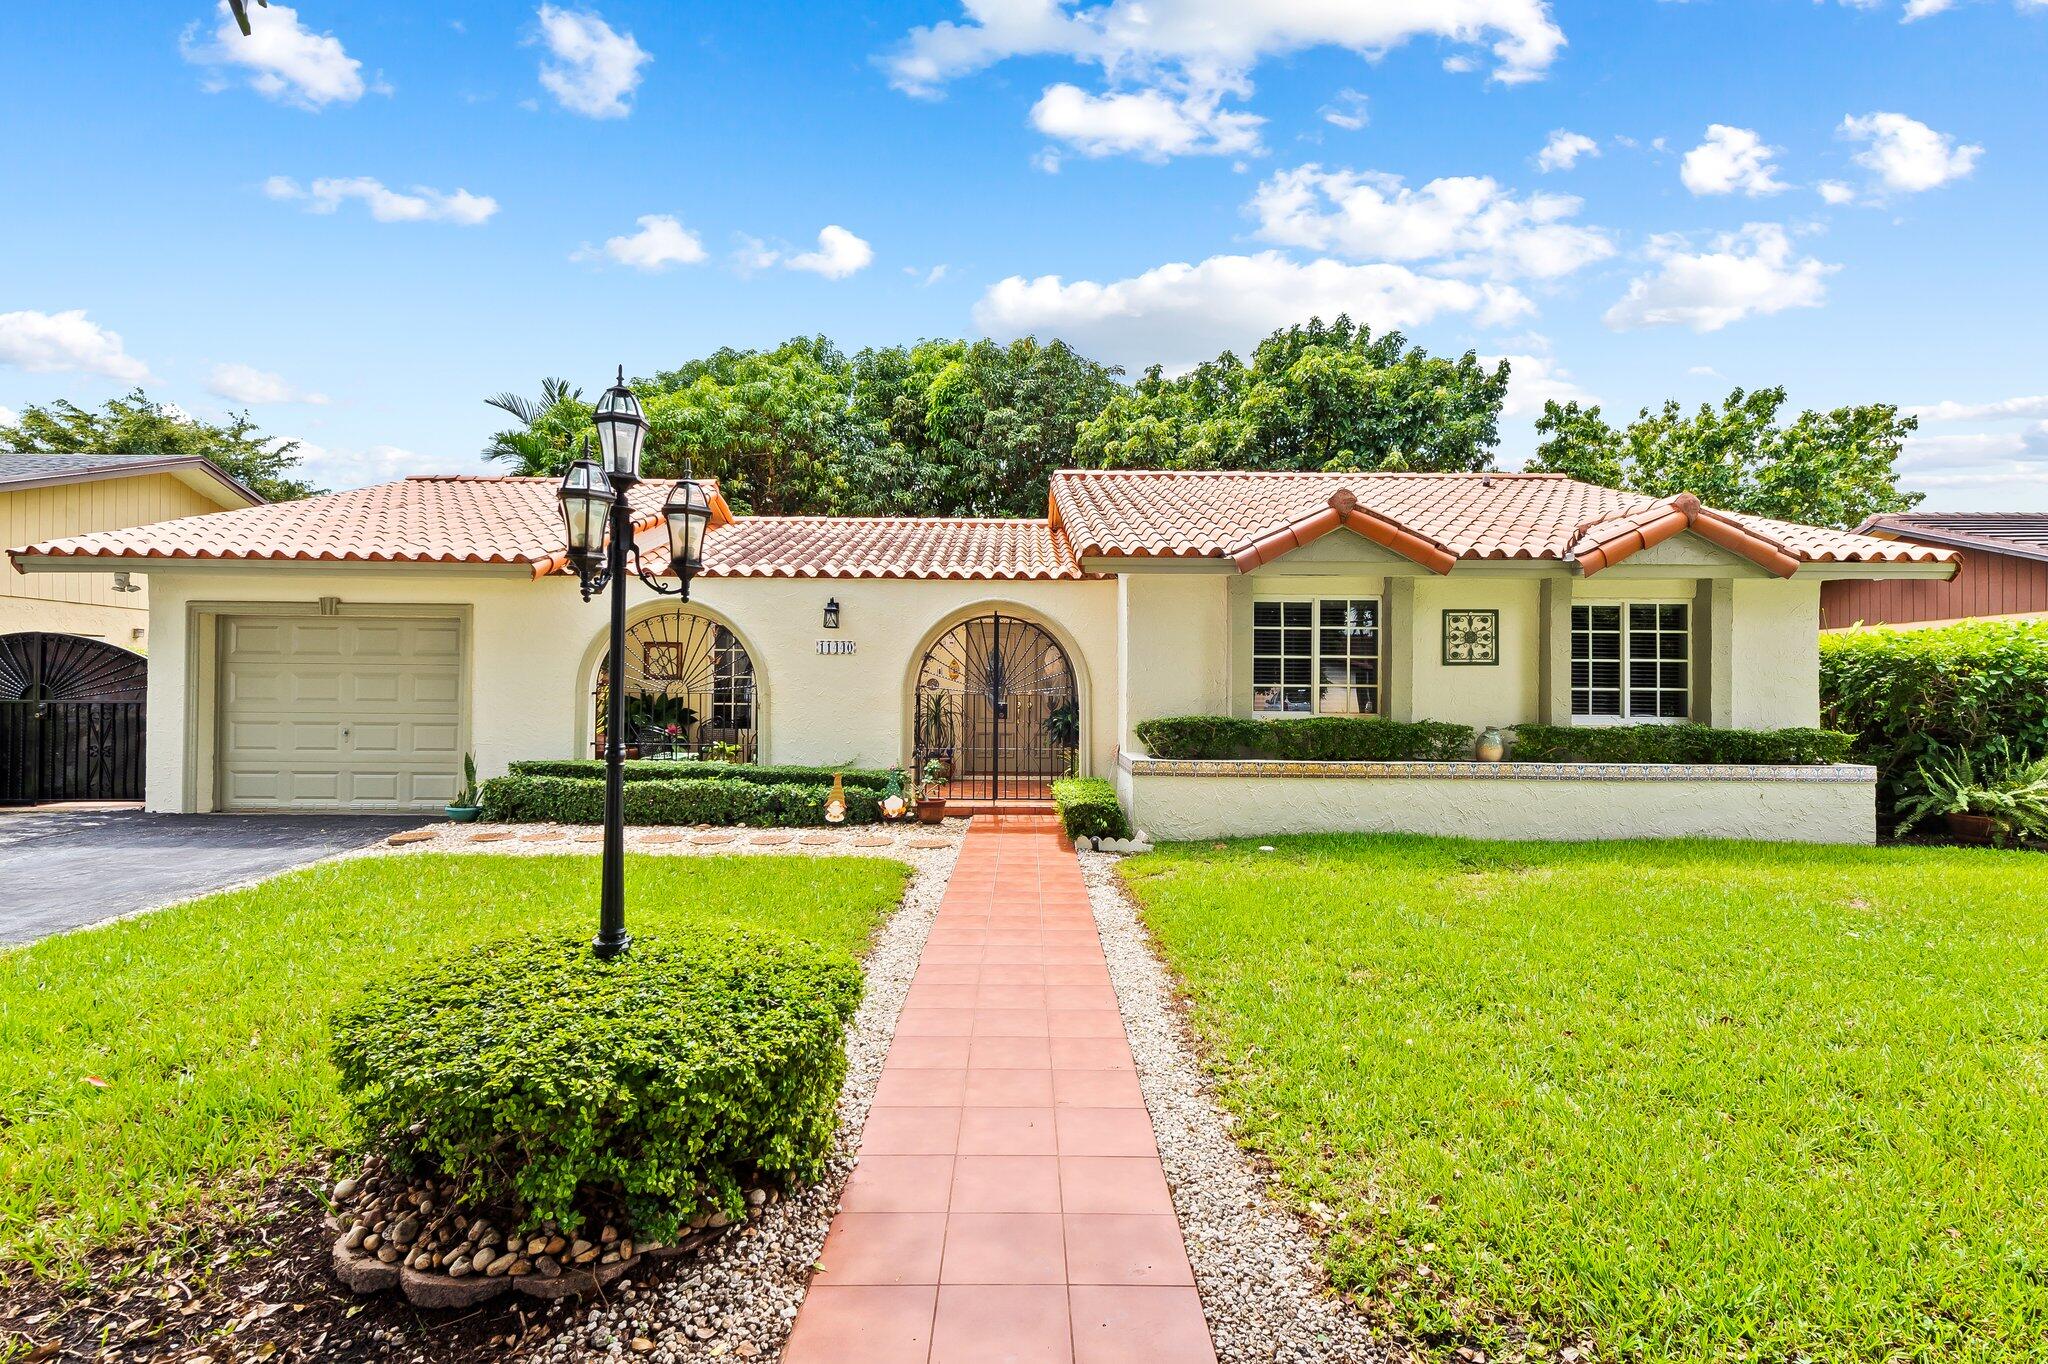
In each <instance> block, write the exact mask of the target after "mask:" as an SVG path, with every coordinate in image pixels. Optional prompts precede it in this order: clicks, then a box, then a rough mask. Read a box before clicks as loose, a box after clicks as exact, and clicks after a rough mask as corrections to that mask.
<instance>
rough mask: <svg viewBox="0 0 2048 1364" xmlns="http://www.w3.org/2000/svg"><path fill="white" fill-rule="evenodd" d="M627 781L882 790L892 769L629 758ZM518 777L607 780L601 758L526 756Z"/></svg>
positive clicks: (515, 769)
mask: <svg viewBox="0 0 2048 1364" xmlns="http://www.w3.org/2000/svg"><path fill="white" fill-rule="evenodd" d="M624 767H625V769H626V780H627V781H629V782H633V781H750V782H755V783H758V784H760V785H763V786H787V785H792V784H794V785H797V786H815V785H818V784H819V783H823V784H824V785H826V786H830V785H831V784H832V778H833V777H834V776H837V777H839V779H840V780H841V782H842V783H844V784H845V785H846V786H847V787H848V788H852V787H855V786H861V787H867V788H869V789H872V790H874V791H881V790H883V789H885V788H886V787H887V786H888V785H889V776H890V774H889V772H888V771H887V770H886V769H881V768H872V767H795V766H788V765H774V766H769V765H765V764H761V763H717V762H693V761H686V760H677V761H673V762H663V761H661V760H659V759H653V758H635V759H630V760H628V761H627V762H626V763H625V764H624ZM509 770H510V771H511V773H512V775H513V776H516V777H571V778H579V777H580V778H582V779H584V780H587V781H603V780H604V761H603V760H602V759H600V758H526V759H522V760H521V761H519V762H516V763H513V764H512V766H511V768H510V769H509Z"/></svg>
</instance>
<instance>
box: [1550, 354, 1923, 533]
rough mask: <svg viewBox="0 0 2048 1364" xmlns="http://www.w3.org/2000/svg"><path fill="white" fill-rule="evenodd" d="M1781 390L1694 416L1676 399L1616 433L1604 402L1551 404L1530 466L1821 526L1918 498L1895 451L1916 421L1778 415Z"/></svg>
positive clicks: (1877, 406) (1866, 414)
mask: <svg viewBox="0 0 2048 1364" xmlns="http://www.w3.org/2000/svg"><path fill="white" fill-rule="evenodd" d="M1784 405H1785V390H1784V389H1782V388H1762V389H1757V390H1756V391H1755V392H1744V391H1743V390H1742V389H1739V388H1738V389H1736V390H1735V391H1734V392H1732V393H1730V394H1729V395H1728V397H1727V398H1726V399H1725V400H1723V402H1722V403H1721V405H1720V407H1718V408H1716V407H1714V406H1712V405H1710V404H1706V403H1702V404H1701V405H1700V406H1699V408H1698V409H1697V410H1696V411H1694V412H1692V413H1690V414H1688V413H1686V412H1685V411H1684V410H1683V409H1682V408H1681V407H1680V406H1679V404H1678V402H1677V400H1676V399H1673V400H1670V401H1667V402H1666V403H1665V404H1664V406H1663V407H1662V408H1660V409H1658V410H1657V411H1655V412H1652V411H1651V410H1650V409H1649V408H1647V407H1646V408H1644V409H1642V410H1641V411H1640V412H1638V413H1637V414H1636V418H1635V420H1634V421H1632V422H1630V423H1629V424H1628V426H1627V427H1626V428H1623V429H1620V430H1617V429H1616V428H1615V427H1614V426H1612V425H1611V424H1609V423H1608V421H1607V420H1606V418H1605V417H1603V416H1602V415H1601V413H1600V409H1599V408H1598V407H1597V406H1594V407H1581V406H1580V405H1579V404H1578V403H1576V402H1569V403H1562V404H1560V403H1558V402H1555V401H1552V402H1546V403H1545V404H1544V405H1543V415H1542V416H1541V417H1540V418H1538V419H1537V422H1536V433H1537V435H1539V436H1540V437H1542V441H1541V443H1540V444H1539V445H1538V446H1537V448H1536V458H1535V460H1534V461H1533V462H1532V463H1531V464H1530V465H1529V467H1530V468H1531V469H1536V470H1548V471H1550V472H1553V473H1564V474H1570V475H1571V476H1572V477H1574V478H1581V479H1584V480H1586V481H1587V482H1589V483H1600V484H1604V485H1606V486H1607V487H1610V488H1622V489H1625V490H1626V491H1629V492H1639V493H1646V494H1649V495H1650V496H1653V497H1670V496H1672V495H1674V494H1677V493H1682V492H1689V493H1694V494H1696V495H1697V496H1698V497H1699V499H1700V500H1701V501H1702V502H1705V503H1706V504H1707V505H1708V506H1710V507H1719V508H1721V509H1723V510H1725V511H1736V512H1748V513H1750V514H1752V515H1756V516H1770V517H1776V518H1778V519H1780V520H1785V521H1804V522H1808V523H1810V524H1813V525H1822V526H1854V525H1856V524H1857V523H1858V522H1860V521H1862V520H1863V518H1864V517H1866V516H1870V515H1873V514H1876V513H1879V512H1898V511H1905V510H1907V509H1909V508H1911V507H1913V506H1914V505H1915V504H1917V503H1918V502H1919V501H1920V500H1921V498H1922V494H1920V493H1913V492H1906V491H1904V490H1902V489H1901V488H1900V487H1899V481H1898V480H1899V476H1898V457H1899V452H1900V450H1901V449H1902V448H1903V447H1904V445H1905V442H1906V438H1907V437H1908V436H1910V435H1912V433H1913V432H1914V431H1916V430H1917V429H1919V425H1920V423H1919V419H1918V418H1916V417H1902V416H1900V415H1899V410H1898V408H1897V407H1895V406H1893V405H1892V404H1890V403H1871V404H1867V405H1865V406H1861V407H1838V408H1836V409H1834V410H1833V411H1832V412H1813V411H1807V412H1801V413H1800V414H1799V415H1798V416H1797V417H1795V418H1794V419H1793V420H1792V421H1791V422H1790V424H1785V423H1783V422H1781V421H1780V420H1779V412H1780V411H1781V409H1783V407H1784Z"/></svg>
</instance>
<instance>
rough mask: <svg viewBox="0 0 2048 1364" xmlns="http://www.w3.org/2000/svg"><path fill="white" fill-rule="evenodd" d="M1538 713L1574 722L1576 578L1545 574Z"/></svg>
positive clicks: (1540, 597)
mask: <svg viewBox="0 0 2048 1364" xmlns="http://www.w3.org/2000/svg"><path fill="white" fill-rule="evenodd" d="M1536 715H1537V718H1538V719H1540V720H1541V721H1542V722H1543V723H1544V724H1546V725H1568V724H1570V723H1571V722H1572V580H1571V579H1570V578H1545V579H1544V580H1543V582H1542V584H1541V585H1540V587H1539V589H1538V593H1537V603H1536Z"/></svg>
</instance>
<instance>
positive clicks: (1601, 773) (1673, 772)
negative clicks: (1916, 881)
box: [1117, 753, 1877, 782]
mask: <svg viewBox="0 0 2048 1364" xmlns="http://www.w3.org/2000/svg"><path fill="white" fill-rule="evenodd" d="M1117 762H1118V763H1119V764H1120V765H1121V766H1122V767H1123V769H1124V771H1126V772H1129V773H1131V774H1132V775H1134V776H1141V777H1387V778H1395V779H1412V778H1417V777H1429V778H1436V779H1444V778H1449V779H1452V780H1458V781H1795V782H1875V781H1876V780H1877V769H1876V768H1874V767H1868V766H1865V765H1863V764H1860V763H1835V764H1832V765H1813V766H1793V765H1789V764H1777V763H1521V762H1497V763H1483V762H1343V761H1328V762H1314V761H1297V760H1283V759H1277V758H1152V757H1143V756H1139V755H1136V754H1131V753H1119V754H1118V755H1117Z"/></svg>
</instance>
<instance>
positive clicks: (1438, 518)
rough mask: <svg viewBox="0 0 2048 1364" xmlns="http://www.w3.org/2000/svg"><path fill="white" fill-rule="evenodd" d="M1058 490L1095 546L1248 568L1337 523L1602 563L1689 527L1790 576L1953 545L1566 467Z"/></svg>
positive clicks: (1060, 519)
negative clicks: (1727, 507) (1576, 474)
mask: <svg viewBox="0 0 2048 1364" xmlns="http://www.w3.org/2000/svg"><path fill="white" fill-rule="evenodd" d="M1052 503H1053V523H1054V525H1055V526H1057V527H1059V528H1060V529H1062V530H1064V531H1065V532H1066V533H1067V536H1068V538H1069V540H1070V541H1071V543H1072V544H1073V547H1074V552H1075V553H1076V554H1078V555H1080V556H1081V557H1083V558H1118V557H1127V556H1128V557H1144V558H1162V557H1166V558H1226V559H1231V560H1234V561H1235V562H1236V563H1237V565H1238V567H1239V568H1241V569H1249V568H1255V567H1257V566H1258V565H1259V564H1260V563H1264V562H1266V561H1267V560H1269V559H1272V558H1274V557H1277V556H1278V555H1280V554H1284V553H1286V552H1287V551H1288V550H1290V549H1294V548H1298V547H1299V546H1300V545H1302V544H1306V543H1308V542H1309V541H1311V540H1314V539H1316V538H1318V537H1320V536H1322V535H1324V534H1327V533H1328V532H1329V531H1331V530H1333V529H1335V528H1336V527H1337V526H1339V525H1343V526H1345V527H1347V528H1348V529H1351V530H1355V531H1357V532H1358V533H1359V534H1361V535H1364V536H1366V537H1367V538H1368V539H1372V540H1375V541H1377V542H1378V543H1381V544H1384V545H1387V546H1388V547H1389V548H1391V549H1394V550H1395V551H1396V552H1398V553H1402V554H1404V555H1406V556H1407V557H1409V558H1411V559H1415V560H1416V561H1417V562H1419V563H1422V564H1424V565H1425V566H1427V567H1429V568H1431V569H1433V570H1434V571H1436V572H1439V573H1441V572H1446V571H1448V569H1449V567H1450V565H1451V564H1452V563H1455V562H1456V561H1458V560H1461V559H1558V560H1569V561H1573V562H1579V563H1580V564H1581V567H1582V568H1584V570H1585V571H1586V572H1588V573H1594V572H1598V571H1599V570H1600V569H1602V568H1605V567H1607V566H1609V565H1611V564H1615V563H1619V562H1620V561H1621V560H1622V559H1624V558H1626V557H1628V556H1629V555H1631V554H1634V553H1636V552H1637V551H1639V550H1641V549H1644V548H1647V547H1648V546H1649V545H1653V544H1656V543H1659V542H1660V541H1662V540H1664V539H1667V538H1669V537H1670V536H1671V535H1673V534H1676V533H1677V532H1678V531H1681V530H1692V531H1694V532H1696V533H1698V534H1701V535H1703V536H1704V537H1706V538H1707V539H1709V540H1712V541H1714V542H1715V543H1717V544H1721V545H1723V546H1724V547H1726V548H1729V549H1732V550H1734V551H1735V552H1736V553H1738V554H1741V555H1743V556H1744V557H1745V558H1749V559H1751V560H1753V561H1754V562H1757V563H1759V564H1762V565H1763V566H1764V567H1766V568H1768V569H1770V570H1771V571H1772V572H1775V573H1779V574H1781V575H1783V574H1786V573H1789V572H1791V571H1792V570H1793V569H1795V568H1797V567H1798V566H1799V565H1800V564H1808V563H1946V562H1949V561H1952V560H1953V559H1954V558H1955V556H1954V555H1953V554H1951V553H1948V552H1946V551H1943V550H1937V549H1927V548H1924V547H1922V546H1916V545H1903V544H1900V543H1899V542H1897V541H1892V540H1882V539H1878V538H1877V537H1875V536H1869V535H1857V534H1853V533H1850V532H1847V531H1837V530H1825V529H1822V528H1820V527H1816V526H1802V525H1797V524H1795V523H1793V522H1789V521H1774V520H1771V519H1769V518H1767V517H1761V516H1747V515H1740V514H1737V513H1734V512H1720V511H1715V510H1713V509H1712V508H1708V507H1703V506H1701V505H1700V503H1699V500H1698V499H1697V498H1694V497H1691V496H1690V495H1681V496H1679V497H1675V498H1651V497H1645V496H1642V495H1640V494H1636V493H1623V492H1616V491H1615V490H1614V489H1612V488H1601V487H1597V486H1595V485H1593V484H1590V483H1580V482H1578V481H1577V480H1575V479H1571V478H1567V477H1565V476H1564V475H1562V474H1514V473H1492V474H1334V473H1333V474H1319V473H1318V474H1294V473H1245V472H1224V471H1218V472H1207V471H1204V472H1187V473H1180V472H1162V471H1158V470H1089V471H1078V470H1062V471H1061V472H1059V473H1057V474H1054V475H1053V478H1052ZM1582 556H1583V557H1582Z"/></svg>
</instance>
